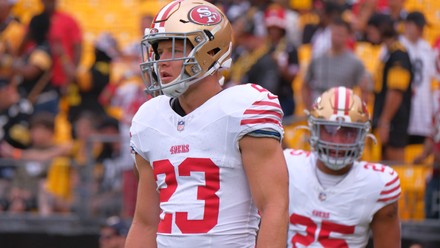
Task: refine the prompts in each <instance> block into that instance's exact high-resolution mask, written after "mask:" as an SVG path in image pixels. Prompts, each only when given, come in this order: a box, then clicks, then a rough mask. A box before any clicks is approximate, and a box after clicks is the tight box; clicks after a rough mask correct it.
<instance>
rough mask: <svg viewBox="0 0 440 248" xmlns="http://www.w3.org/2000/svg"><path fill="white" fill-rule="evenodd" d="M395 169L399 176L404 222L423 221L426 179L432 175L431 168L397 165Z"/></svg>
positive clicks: (400, 206) (400, 204) (401, 212)
mask: <svg viewBox="0 0 440 248" xmlns="http://www.w3.org/2000/svg"><path fill="white" fill-rule="evenodd" d="M392 167H393V169H394V170H395V171H396V172H397V173H398V174H399V178H400V186H401V188H402V194H401V196H400V199H399V214H400V217H401V219H402V220H423V219H424V218H425V216H424V193H425V185H426V178H427V177H428V176H429V175H430V173H431V170H432V167H431V166H424V165H420V166H413V165H395V166H392Z"/></svg>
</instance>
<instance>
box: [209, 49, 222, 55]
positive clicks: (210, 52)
mask: <svg viewBox="0 0 440 248" xmlns="http://www.w3.org/2000/svg"><path fill="white" fill-rule="evenodd" d="M218 52H220V48H218V47H216V48H214V49H212V50H211V51H209V52H208V54H209V55H211V56H212V57H214V56H215V55H216V54H217V53H218Z"/></svg>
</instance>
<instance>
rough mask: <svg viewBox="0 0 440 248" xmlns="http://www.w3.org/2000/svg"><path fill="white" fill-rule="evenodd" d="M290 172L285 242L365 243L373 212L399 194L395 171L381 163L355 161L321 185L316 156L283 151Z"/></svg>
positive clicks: (315, 244) (317, 244)
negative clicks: (341, 176) (337, 178)
mask: <svg viewBox="0 0 440 248" xmlns="http://www.w3.org/2000/svg"><path fill="white" fill-rule="evenodd" d="M284 155H285V157H286V162H287V167H288V171H289V217H290V221H289V223H290V224H289V233H288V240H287V247H289V248H290V247H365V246H366V245H367V243H368V238H369V226H370V222H371V221H372V219H373V216H374V214H375V213H376V212H377V211H378V210H380V209H381V208H383V207H384V206H386V205H388V204H390V203H392V202H395V201H397V200H398V199H399V196H400V192H401V189H400V180H399V176H398V174H397V173H396V172H395V171H394V170H393V169H392V168H391V167H388V166H385V165H382V164H377V163H367V162H363V161H362V162H358V161H356V162H354V165H353V167H352V169H351V170H350V171H349V172H348V174H347V175H346V176H345V178H344V179H342V181H340V182H339V183H338V184H336V185H335V186H332V187H328V188H326V189H324V188H323V187H322V186H321V184H320V183H319V181H318V179H317V176H316V170H317V168H316V161H317V155H316V153H313V152H308V151H303V150H293V149H286V150H285V151H284Z"/></svg>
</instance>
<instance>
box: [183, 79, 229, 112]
mask: <svg viewBox="0 0 440 248" xmlns="http://www.w3.org/2000/svg"><path fill="white" fill-rule="evenodd" d="M221 90H222V87H221V85H220V84H219V82H218V80H217V78H216V77H215V76H208V77H206V78H205V79H203V80H202V81H200V82H198V83H195V84H193V85H191V86H190V87H189V89H188V90H187V91H186V92H185V93H184V94H183V95H181V96H179V102H180V105H181V106H182V109H183V110H184V111H185V113H186V114H189V113H191V112H192V111H194V110H195V109H197V108H198V107H200V106H201V105H203V104H204V103H205V102H206V101H208V100H209V99H211V97H213V96H215V95H217V94H218V93H219V92H220V91H221Z"/></svg>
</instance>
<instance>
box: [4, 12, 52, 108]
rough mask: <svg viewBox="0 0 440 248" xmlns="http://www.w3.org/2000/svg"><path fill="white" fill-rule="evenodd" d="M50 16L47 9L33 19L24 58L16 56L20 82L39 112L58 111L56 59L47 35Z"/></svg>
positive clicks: (26, 96)
mask: <svg viewBox="0 0 440 248" xmlns="http://www.w3.org/2000/svg"><path fill="white" fill-rule="evenodd" d="M49 29H50V17H49V15H48V14H47V13H45V12H43V13H41V14H38V15H36V16H34V17H32V19H31V20H30V23H29V27H28V31H27V34H26V35H27V41H28V42H29V44H28V45H27V46H26V49H25V50H24V51H23V53H22V54H21V56H20V57H17V58H15V61H14V63H13V64H12V70H13V71H14V73H15V74H17V75H20V77H21V78H22V81H21V83H20V85H19V88H20V93H21V95H22V97H25V98H27V99H28V100H29V101H30V102H31V103H32V104H33V106H34V111H35V113H39V112H50V113H52V114H53V115H56V114H57V113H58V93H57V91H56V89H55V88H54V86H53V85H52V84H51V76H52V74H51V73H52V58H51V53H50V45H49V41H48V40H47V35H48V33H49Z"/></svg>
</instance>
